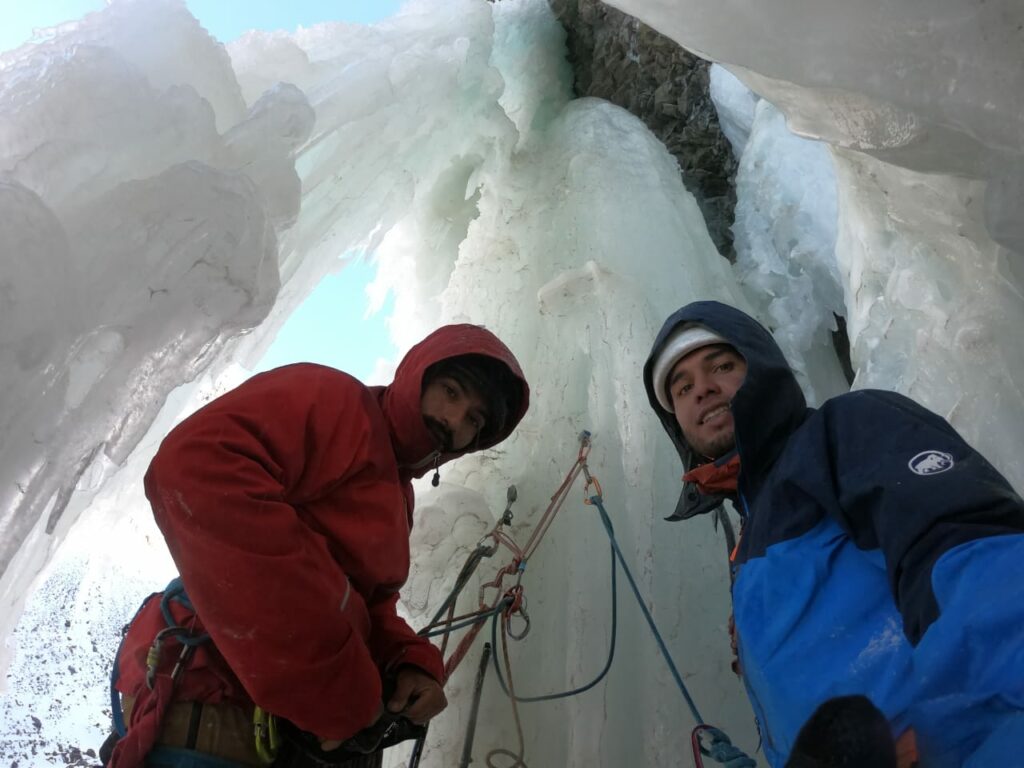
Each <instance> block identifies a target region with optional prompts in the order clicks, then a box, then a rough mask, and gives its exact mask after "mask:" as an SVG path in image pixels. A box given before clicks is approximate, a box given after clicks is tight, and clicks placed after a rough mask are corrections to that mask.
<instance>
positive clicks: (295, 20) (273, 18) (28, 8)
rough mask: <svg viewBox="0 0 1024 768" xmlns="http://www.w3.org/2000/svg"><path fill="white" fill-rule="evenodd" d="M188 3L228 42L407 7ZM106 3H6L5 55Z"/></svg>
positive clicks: (306, 1)
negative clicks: (247, 34)
mask: <svg viewBox="0 0 1024 768" xmlns="http://www.w3.org/2000/svg"><path fill="white" fill-rule="evenodd" d="M185 4H186V5H187V6H188V9H189V10H190V11H192V15H193V16H195V17H196V18H197V19H199V21H200V23H201V24H202V25H203V26H204V27H206V29H207V30H208V31H209V32H210V34H212V35H213V36H214V37H216V38H217V39H218V40H220V41H221V42H224V43H226V42H230V41H231V40H234V39H235V38H236V37H238V36H239V35H240V34H241V33H242V32H244V31H246V30H247V29H271V30H272V29H288V30H294V29H295V28H296V27H297V26H299V25H300V24H301V25H302V26H307V27H308V26H310V25H311V24H316V23H317V22H320V21H352V22H358V23H360V24H370V23H373V22H375V21H380V20H381V19H383V18H386V17H388V16H390V15H392V14H393V13H394V12H395V11H397V10H398V9H399V7H400V6H401V5H402V3H401V0H186V3H185ZM105 5H106V2H105V1H104V0H35V2H32V0H0V22H2V23H0V51H6V50H8V49H10V48H14V47H16V46H18V45H21V44H22V43H24V42H26V41H27V40H28V39H29V38H30V37H31V36H32V30H33V29H35V28H37V27H52V26H53V25H55V24H60V23H61V22H63V21H71V20H72V19H78V18H81V17H82V16H84V15H85V14H87V13H89V12H90V11H98V10H100V9H102V8H103V7H104V6H105Z"/></svg>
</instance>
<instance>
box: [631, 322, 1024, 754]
mask: <svg viewBox="0 0 1024 768" xmlns="http://www.w3.org/2000/svg"><path fill="white" fill-rule="evenodd" d="M683 323H699V324H701V325H703V326H705V327H707V328H709V329H711V330H713V331H714V332H715V333H717V334H718V335H720V336H722V337H723V338H725V339H727V340H728V341H729V342H730V343H731V344H732V345H733V346H734V347H735V348H736V349H737V351H738V352H739V353H740V354H742V355H743V357H744V358H745V359H746V363H747V375H746V379H745V380H744V383H743V385H742V386H741V387H740V389H739V390H738V391H737V393H736V395H735V396H734V398H733V401H732V406H731V408H732V413H733V420H734V423H735V432H736V446H737V450H738V452H739V456H740V474H739V479H738V494H737V498H736V499H735V502H736V507H737V509H738V510H739V511H740V514H741V515H742V517H743V529H742V536H741V538H740V542H739V546H738V548H737V551H736V555H735V558H734V565H733V568H734V577H735V578H734V583H733V610H734V616H735V622H736V628H737V632H738V637H739V650H740V661H741V664H742V667H743V674H744V680H745V682H746V685H747V690H748V693H749V695H750V699H751V703H752V704H753V707H754V710H755V714H756V715H757V718H758V721H759V726H760V728H761V732H762V737H763V745H764V751H765V755H766V756H767V758H768V760H769V762H770V763H771V764H772V765H773V766H781V765H782V764H783V763H784V762H785V760H786V758H787V756H788V754H789V752H790V750H791V748H792V746H793V742H794V740H795V738H796V735H797V732H798V731H799V729H800V726H801V725H802V724H803V723H804V722H805V721H806V720H807V718H808V717H809V716H810V715H811V713H812V712H813V711H814V709H815V708H816V707H817V706H818V705H819V704H820V703H822V702H823V701H825V700H826V699H829V698H832V697H834V696H840V695H846V694H852V693H861V694H864V695H867V696H868V697H869V698H871V700H872V701H873V702H874V703H875V704H876V705H877V706H878V707H879V709H881V710H882V711H883V712H884V713H885V714H886V716H887V717H888V718H889V721H890V723H891V724H892V727H893V731H894V735H897V736H898V735H899V734H900V733H901V732H902V731H904V730H906V729H907V728H910V727H912V728H913V729H914V731H915V732H916V735H917V742H918V746H919V750H920V752H921V757H922V765H924V766H927V768H945V766H956V767H957V768H962V767H963V766H979V768H980V766H983V765H984V766H989V765H1011V764H1020V765H1024V502H1022V500H1021V498H1020V496H1018V495H1017V494H1016V493H1015V492H1014V491H1013V489H1012V488H1011V487H1010V485H1009V483H1008V482H1007V481H1006V480H1005V479H1004V478H1003V477H1002V476H1001V475H1000V474H999V473H998V472H997V471H996V470H995V469H994V468H993V467H992V466H991V465H990V464H989V463H988V462H987V461H986V460H985V459H984V458H983V457H982V456H981V455H980V454H979V453H977V452H976V451H975V450H974V449H972V448H971V447H970V446H969V445H968V444H967V443H966V442H964V440H963V439H962V438H961V437H960V436H959V435H958V434H957V433H956V431H955V430H954V429H953V428H952V427H951V426H950V425H949V424H948V423H947V422H946V421H945V420H944V419H942V418H940V417H939V416H937V415H935V414H934V413H931V412H930V411H928V410H926V409H925V408H922V407H921V406H919V405H917V404H916V403H914V402H913V401H911V400H909V399H907V398H906V397H903V396H901V395H898V394H895V393H892V392H882V391H876V390H860V391H856V392H850V393H848V394H845V395H841V396H839V397H835V398H833V399H831V400H829V401H827V402H826V403H825V404H824V405H823V406H822V407H821V408H819V409H810V408H808V407H807V405H806V401H805V400H804V397H803V394H802V392H801V390H800V387H799V385H798V384H797V381H796V379H795V377H794V376H793V373H792V371H791V370H790V368H789V365H788V364H787V363H786V360H785V358H784V357H783V355H782V352H781V351H780V349H779V347H778V345H777V344H776V343H775V341H774V339H773V338H772V336H771V334H770V333H768V331H766V330H765V329H764V328H763V327H762V326H761V325H759V324H758V323H757V322H756V321H754V320H753V319H751V318H750V317H748V316H747V315H745V314H744V313H742V312H740V311H738V310H736V309H733V308H731V307H728V306H725V305H723V304H719V303H717V302H697V303H694V304H690V305H688V306H686V307H684V308H683V309H681V310H679V311H678V312H676V313H675V314H674V315H672V316H671V317H670V318H669V319H668V320H667V321H666V323H665V325H664V327H663V328H662V330H661V332H660V333H659V334H658V337H657V340H656V341H655V343H654V347H653V349H652V351H651V355H650V357H649V358H648V361H647V364H646V365H645V367H644V381H645V384H646V386H647V391H648V396H649V398H650V402H651V406H652V407H653V408H654V410H655V412H656V413H657V414H658V416H659V418H660V419H661V422H662V424H663V425H664V427H665V430H666V432H668V434H669V437H670V438H671V439H672V441H673V443H674V444H675V446H676V448H677V450H678V451H679V455H680V457H681V458H682V460H683V464H684V466H685V467H686V469H691V468H693V466H695V465H696V464H697V463H699V462H700V460H699V459H698V458H697V457H695V456H693V455H692V453H691V451H690V449H689V447H688V446H687V444H686V442H685V440H684V439H683V436H682V433H681V431H680V429H679V426H678V424H677V423H676V420H675V417H674V416H673V414H671V413H667V412H666V411H664V410H663V409H662V408H661V407H660V405H659V404H658V401H657V398H656V397H655V393H654V391H653V389H652V383H651V379H652V369H653V366H654V360H655V359H656V358H657V355H658V353H659V352H660V351H661V348H662V345H663V344H664V343H665V340H666V339H667V337H668V336H669V334H670V333H671V332H672V331H673V330H674V329H675V328H677V327H678V326H679V325H681V324H683ZM1022 448H1024V447H1022ZM718 501H720V499H707V498H703V497H702V496H701V495H700V494H699V492H698V491H697V490H696V488H695V487H689V486H688V487H685V488H684V490H683V495H682V497H681V499H680V503H679V506H678V507H677V509H676V511H675V513H674V514H673V515H672V517H670V518H669V519H682V518H686V517H691V516H693V515H694V514H699V513H700V512H702V511H708V510H710V509H712V508H714V506H715V505H716V503H717V502H718ZM993 760H994V761H995V762H992V761H993ZM1013 761H1019V762H1013Z"/></svg>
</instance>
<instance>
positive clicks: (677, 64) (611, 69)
mask: <svg viewBox="0 0 1024 768" xmlns="http://www.w3.org/2000/svg"><path fill="white" fill-rule="evenodd" d="M550 2H551V7H552V9H553V10H554V12H555V14H556V15H557V16H558V18H559V20H560V21H561V22H562V25H563V26H564V27H565V30H566V34H567V36H568V39H567V41H566V42H567V45H568V48H569V60H570V62H571V63H572V67H573V74H574V76H575V89H576V94H577V95H578V96H597V97H600V98H602V99H607V100H608V101H610V102H612V103H613V104H616V105H618V106H620V107H623V108H624V109H627V110H629V111H630V112H632V113H633V114H634V115H636V116H637V117H639V118H640V119H641V120H643V121H644V123H646V124H647V126H648V127H649V128H650V129H651V131H652V132H653V133H654V134H655V135H656V136H657V137H658V138H659V139H660V140H661V141H662V143H664V144H665V146H666V147H668V150H669V152H671V153H672V155H674V156H675V158H676V160H678V161H679V166H680V168H682V171H683V182H684V183H685V184H686V187H687V189H689V190H690V192H692V193H693V195H694V196H695V197H696V198H697V202H698V204H699V205H700V208H701V211H702V212H703V214H704V218H705V219H706V220H707V224H708V231H709V232H710V233H711V238H712V240H714V242H715V245H716V246H717V247H718V250H719V252H720V253H722V255H723V256H726V257H727V258H728V259H729V260H730V261H731V260H733V257H734V251H733V244H732V232H731V231H730V229H729V228H730V227H731V226H732V222H733V210H734V208H735V205H736V187H735V183H734V179H735V175H736V168H737V160H736V158H735V156H734V155H733V152H732V147H731V146H730V145H729V142H728V141H727V140H726V138H725V136H724V135H723V133H722V131H721V129H720V127H719V124H718V114H717V112H716V111H715V106H714V104H713V103H712V101H711V95H710V92H709V88H708V68H709V66H710V64H709V62H707V61H704V60H703V59H700V58H698V57H697V56H694V55H693V54H692V53H689V52H688V51H686V50H684V49H683V48H681V47H680V46H679V45H678V44H677V43H676V42H675V41H673V40H671V39H670V38H668V37H665V36H664V35H661V34H659V33H658V32H656V31H655V30H654V29H652V28H651V27H648V26H647V25H645V24H643V23H642V22H640V21H638V20H637V19H635V18H633V17H632V16H629V15H627V14H625V13H623V12H622V11H619V10H617V9H615V8H612V7H610V6H607V5H605V4H604V3H602V2H600V0H550Z"/></svg>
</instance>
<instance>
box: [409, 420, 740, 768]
mask: <svg viewBox="0 0 1024 768" xmlns="http://www.w3.org/2000/svg"><path fill="white" fill-rule="evenodd" d="M590 437H591V436H590V433H589V432H583V433H581V434H580V449H579V452H578V454H577V457H576V461H575V463H574V464H573V466H572V467H571V468H570V470H569V472H568V473H567V474H566V476H565V478H564V479H563V481H562V483H561V485H559V487H558V489H557V490H556V491H555V493H554V494H553V495H552V496H551V502H550V503H549V505H548V507H547V509H546V510H545V512H544V514H543V515H542V516H541V519H540V520H539V521H538V523H537V525H536V526H535V527H534V529H533V532H532V533H531V535H530V538H529V539H528V541H527V543H526V545H525V546H524V547H522V548H519V547H517V546H516V544H515V542H514V541H513V540H512V539H511V537H510V536H508V535H507V534H506V533H505V532H504V531H502V530H501V527H502V525H507V524H510V523H511V511H510V507H511V502H512V501H513V500H514V497H513V495H512V494H513V491H514V487H513V488H510V502H509V507H506V510H505V515H503V517H502V519H501V520H500V521H499V522H498V523H497V524H496V525H495V527H494V528H493V529H492V530H491V532H490V533H488V534H487V535H486V536H485V537H484V538H483V539H481V542H480V544H478V545H477V549H476V550H474V552H473V553H471V555H470V558H469V559H468V560H467V563H466V565H464V566H463V569H462V571H461V572H460V574H459V576H458V577H457V578H456V586H455V589H453V591H452V594H450V595H449V597H448V598H447V599H446V600H445V602H444V603H443V604H442V606H441V608H440V609H439V610H438V612H437V614H436V615H435V616H434V620H433V621H432V622H431V623H430V624H429V625H428V626H427V627H425V628H424V629H423V630H421V632H420V634H423V635H425V636H428V637H432V636H436V635H444V638H445V641H444V642H445V644H446V643H447V638H448V635H449V634H450V633H451V632H452V631H455V630H457V629H464V628H467V627H469V628H470V631H469V632H468V633H467V634H466V635H465V636H464V637H463V638H462V640H461V641H460V643H459V645H458V646H457V647H456V649H455V651H453V653H452V654H451V656H449V658H448V660H447V661H446V662H445V673H446V676H447V677H450V676H451V674H452V672H453V671H454V670H455V668H456V667H457V666H458V664H459V663H460V662H461V661H462V659H463V658H464V657H465V655H466V653H467V652H468V650H469V648H470V647H471V646H472V644H473V641H474V640H475V639H476V636H477V634H479V632H480V630H481V629H482V628H483V626H484V624H485V623H486V622H487V620H488V619H490V620H491V644H492V645H493V646H495V647H496V646H497V644H498V627H499V624H500V627H501V656H502V664H499V662H498V658H497V654H496V653H495V654H494V655H493V656H492V661H493V664H494V669H495V673H496V675H497V677H498V682H499V684H500V686H501V688H502V690H503V691H504V693H505V694H506V695H507V696H508V698H509V701H510V703H511V705H512V714H513V719H514V722H515V727H516V736H517V740H518V747H519V748H518V751H516V752H513V751H511V750H508V749H503V748H499V749H494V750H491V751H490V752H489V753H488V754H487V758H486V763H487V766H488V768H527V765H526V762H525V761H524V752H525V739H524V737H523V727H522V721H521V718H520V716H519V708H518V704H519V703H533V702H538V701H552V700H555V699H561V698H566V697H570V696H576V695H579V694H581V693H584V692H586V691H588V690H590V689H591V688H593V687H594V686H595V685H597V684H598V683H599V682H600V681H601V680H602V679H604V677H605V675H606V674H607V673H608V671H609V669H610V668H611V665H612V662H613V660H614V656H615V640H616V632H617V625H618V607H617V604H618V595H617V591H618V587H617V577H616V574H617V571H618V568H619V567H621V568H622V570H623V572H624V573H625V575H626V580H627V581H628V582H629V586H630V588H631V589H632V591H633V595H634V597H635V598H636V602H637V605H639V607H640V610H641V612H642V613H643V616H644V619H645V620H646V621H647V625H648V627H649V628H650V630H651V633H652V635H653V636H654V640H655V642H656V644H657V646H658V649H659V651H660V652H661V655H662V657H663V658H664V659H665V663H666V664H667V665H668V668H669V671H670V672H671V674H672V678H673V680H675V683H676V686H677V687H678V688H679V691H680V693H681V694H682V696H683V699H684V701H685V702H686V705H687V707H688V708H689V710H690V713H691V715H692V716H693V718H694V720H695V721H696V723H697V726H696V727H695V728H694V729H693V732H692V734H691V745H692V748H693V756H694V762H695V765H696V766H697V768H703V766H704V762H703V758H704V757H709V758H711V759H712V760H714V761H716V762H717V763H719V764H722V765H725V766H727V768H756V763H755V762H754V760H753V759H752V758H750V757H749V756H748V755H747V754H746V753H744V752H743V751H742V750H741V749H739V748H738V747H736V746H735V745H733V744H732V742H731V741H730V739H729V737H728V736H727V735H726V734H725V733H724V732H723V731H722V730H720V729H718V728H715V727H713V726H711V725H708V724H707V723H705V722H704V718H703V717H702V716H701V714H700V711H699V710H698V709H697V705H696V703H695V702H694V700H693V697H692V696H691V695H690V692H689V690H688V689H687V687H686V684H685V682H683V678H682V675H681V674H680V673H679V670H678V668H677V667H676V664H675V661H674V660H673V658H672V655H671V653H670V652H669V650H668V646H667V645H666V643H665V641H664V639H663V638H662V636H661V632H660V631H659V630H658V627H657V624H656V623H655V621H654V617H653V616H652V615H651V612H650V611H649V610H648V608H647V605H646V603H645V602H644V599H643V596H642V595H641V593H640V589H639V587H638V586H637V584H636V580H635V579H634V577H633V573H632V571H631V570H630V568H629V565H628V564H627V563H626V559H625V557H624V556H623V554H622V550H621V548H620V547H619V544H618V541H617V540H616V538H615V531H614V528H613V526H612V521H611V517H610V516H609V514H608V511H607V509H606V508H605V506H604V496H603V491H602V489H601V484H600V482H599V480H598V479H597V477H595V476H594V475H593V474H591V472H590V469H589V467H588V466H587V458H588V456H589V454H590V448H591V441H590ZM581 474H582V475H583V476H584V479H585V484H584V487H583V497H584V503H585V504H587V505H589V506H592V507H594V508H595V509H596V510H597V511H598V515H599V517H600V520H601V524H602V526H603V527H604V530H605V533H606V534H607V536H608V541H609V545H610V554H611V566H610V570H611V620H612V629H611V638H610V641H609V649H608V658H607V660H606V662H605V665H604V667H603V668H602V669H601V671H600V672H599V673H598V675H597V676H596V677H595V678H594V679H593V680H592V681H591V682H589V683H587V684H586V685H582V686H579V687H577V688H574V689H572V690H567V691H563V692H560V693H550V694H543V695H535V696H520V695H518V694H517V693H516V689H515V684H514V680H513V674H512V664H511V660H510V656H509V650H508V638H510V637H511V638H512V639H513V640H519V639H522V638H523V637H525V636H526V634H527V633H528V632H529V629H530V621H529V615H528V614H527V612H526V596H525V592H524V589H523V587H522V584H521V582H522V577H523V573H524V572H525V570H526V565H527V562H528V560H529V559H530V557H532V556H533V554H534V553H535V552H536V551H537V549H538V547H539V546H540V543H541V541H542V540H543V538H544V536H545V534H546V533H547V531H548V529H549V528H550V527H551V524H552V522H553V521H554V519H555V517H556V516H557V514H558V512H559V510H560V509H561V508H562V505H563V504H564V502H565V499H566V498H567V497H568V494H569V491H570V489H571V487H572V485H573V483H574V482H575V481H576V479H577V478H578V477H579V476H580V475H581ZM488 539H490V541H491V542H492V545H490V546H485V545H484V541H486V540H488ZM499 547H504V548H506V549H508V550H509V551H510V552H511V554H512V560H511V562H510V563H509V564H508V565H506V566H505V567H503V568H501V569H499V570H498V572H497V573H496V574H495V577H494V578H493V579H492V580H491V581H490V582H487V583H486V584H484V585H482V586H481V587H480V589H479V595H478V603H479V609H478V610H477V611H475V612H473V613H468V614H464V615H462V616H458V617H456V616H454V608H455V601H456V599H457V597H458V593H459V592H461V590H462V589H463V588H464V587H465V585H466V583H468V581H469V578H470V577H471V575H472V572H473V571H475V569H476V567H477V566H478V565H479V563H480V561H481V560H482V559H483V557H484V556H486V557H490V556H493V555H494V554H495V553H496V552H497V550H498V548H499ZM471 564H472V567H470V565H471ZM506 576H515V577H516V581H515V584H514V585H513V586H512V587H510V588H507V589H505V588H504V584H503V582H504V578H505V577H506ZM491 589H493V590H494V595H495V596H494V597H493V598H492V599H491V600H490V601H488V600H486V599H485V595H486V593H487V591H488V590H491ZM503 590H504V591H503ZM446 612H447V617H446V618H445V619H442V618H441V616H442V615H444V614H445V613H446ZM515 616H519V617H521V618H522V619H523V620H524V621H525V625H524V628H523V629H522V630H521V631H519V632H516V631H513V628H512V624H511V622H512V619H513V617H515ZM438 626H440V627H441V628H440V629H435V628H436V627H438ZM443 647H444V645H443V646H442V648H443ZM484 663H485V664H486V662H484ZM502 665H503V666H504V668H505V669H504V674H502V668H501V667H502ZM417 746H418V750H417V751H414V755H413V757H414V759H413V760H412V761H410V763H409V766H410V768H415V766H416V765H418V763H419V754H420V752H421V751H422V744H421V743H419V744H418V745H417ZM498 756H502V757H506V758H510V759H511V760H512V762H511V763H510V764H508V765H505V766H497V765H495V763H494V758H496V757H498ZM464 759H465V756H464Z"/></svg>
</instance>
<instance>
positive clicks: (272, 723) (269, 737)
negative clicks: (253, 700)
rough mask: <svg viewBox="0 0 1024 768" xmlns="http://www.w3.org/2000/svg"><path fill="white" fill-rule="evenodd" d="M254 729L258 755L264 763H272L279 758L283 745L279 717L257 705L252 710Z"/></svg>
mask: <svg viewBox="0 0 1024 768" xmlns="http://www.w3.org/2000/svg"><path fill="white" fill-rule="evenodd" d="M252 729H253V737H254V738H255V740H256V755H257V756H258V757H259V759H260V761H261V762H262V763H263V764H264V765H270V764H271V763H273V762H274V760H276V759H277V752H278V749H279V748H280V746H281V736H280V734H279V733H278V731H277V718H276V717H274V716H273V715H272V714H270V713H269V712H267V711H265V710H263V709H261V708H260V707H256V708H254V709H253V711H252Z"/></svg>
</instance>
